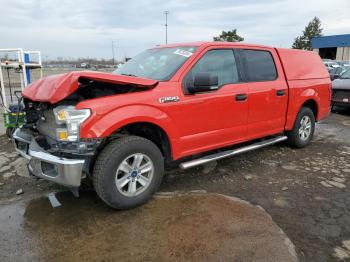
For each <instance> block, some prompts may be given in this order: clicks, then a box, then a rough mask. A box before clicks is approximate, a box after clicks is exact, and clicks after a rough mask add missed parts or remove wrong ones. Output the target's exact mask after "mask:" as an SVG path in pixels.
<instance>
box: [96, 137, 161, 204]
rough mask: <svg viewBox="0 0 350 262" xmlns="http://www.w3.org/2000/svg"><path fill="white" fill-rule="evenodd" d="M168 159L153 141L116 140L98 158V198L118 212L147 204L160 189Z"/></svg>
mask: <svg viewBox="0 0 350 262" xmlns="http://www.w3.org/2000/svg"><path fill="white" fill-rule="evenodd" d="M163 174H164V160H163V155H162V153H161V152H160V150H159V148H158V147H157V146H156V145H155V144H154V143H152V142H151V141H149V140H147V139H145V138H142V137H137V136H127V137H123V138H120V139H118V140H115V141H112V142H111V143H110V144H109V145H107V146H106V147H105V148H104V149H103V151H102V152H101V153H100V155H99V156H98V158H97V160H96V163H95V166H94V171H93V184H94V188H95V190H96V192H97V194H98V196H99V197H100V198H101V199H102V200H103V201H104V202H105V203H106V204H108V205H109V206H111V207H113V208H116V209H129V208H133V207H136V206H138V205H141V204H143V203H145V202H146V201H147V200H149V199H150V198H151V197H152V195H153V194H154V193H155V192H156V191H157V189H158V188H159V186H160V184H161V182H162V178H163Z"/></svg>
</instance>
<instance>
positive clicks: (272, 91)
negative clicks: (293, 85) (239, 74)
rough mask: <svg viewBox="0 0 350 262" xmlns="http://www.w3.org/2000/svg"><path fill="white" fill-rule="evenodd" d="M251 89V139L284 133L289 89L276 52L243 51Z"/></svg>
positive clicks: (242, 56) (247, 79) (249, 96)
mask: <svg viewBox="0 0 350 262" xmlns="http://www.w3.org/2000/svg"><path fill="white" fill-rule="evenodd" d="M239 56H240V58H241V59H242V60H243V63H242V64H243V67H244V69H243V74H244V76H243V78H244V81H245V82H246V83H247V87H248V106H249V109H248V126H247V128H248V130H247V134H248V139H253V138H259V137H263V136H267V135H272V134H277V133H280V132H282V131H283V130H284V125H285V119H286V112H287V104H288V86H287V83H286V80H285V77H284V74H283V69H282V67H281V65H280V63H279V60H278V56H277V54H276V51H275V50H274V49H268V50H265V49H241V50H240V51H239Z"/></svg>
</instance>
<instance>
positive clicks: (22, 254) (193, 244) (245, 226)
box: [0, 192, 297, 262]
mask: <svg viewBox="0 0 350 262" xmlns="http://www.w3.org/2000/svg"><path fill="white" fill-rule="evenodd" d="M57 198H58V200H59V201H60V202H61V203H62V206H60V207H58V208H52V207H51V205H50V202H49V201H48V199H47V198H38V199H34V200H32V201H30V202H29V203H28V204H27V205H24V204H21V203H20V202H16V203H11V204H6V205H0V249H1V250H0V251H1V252H0V260H1V261H96V260H97V261H236V260H237V261H272V260H273V261H286V262H287V261H297V259H296V257H295V256H293V253H294V251H293V250H294V247H293V246H291V245H286V243H288V241H286V239H287V238H286V236H285V235H284V234H283V233H282V232H281V230H280V229H279V228H278V227H277V226H276V225H275V224H274V223H273V221H272V220H271V218H270V216H269V215H267V214H266V213H265V212H264V211H263V210H262V209H260V208H257V207H255V206H252V205H249V204H247V203H246V202H243V201H237V200H232V199H229V198H227V197H224V196H220V195H213V194H192V195H175V196H161V197H156V198H155V199H153V200H152V201H150V202H149V203H147V204H146V205H144V206H142V207H139V208H136V209H133V210H128V211H115V210H112V209H110V208H108V207H106V206H105V205H104V204H103V203H102V202H101V201H100V200H99V199H98V198H97V196H96V195H95V194H94V193H92V192H91V193H84V194H82V196H81V197H80V198H79V199H76V198H74V197H73V196H72V195H71V194H70V193H68V192H67V193H60V194H57ZM1 257H2V258H1Z"/></svg>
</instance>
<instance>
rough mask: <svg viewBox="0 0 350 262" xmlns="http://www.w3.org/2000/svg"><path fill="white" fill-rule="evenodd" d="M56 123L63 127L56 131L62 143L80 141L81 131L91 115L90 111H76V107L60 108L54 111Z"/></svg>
mask: <svg viewBox="0 0 350 262" xmlns="http://www.w3.org/2000/svg"><path fill="white" fill-rule="evenodd" d="M53 112H54V114H55V119H56V123H57V124H58V125H60V126H62V127H60V128H57V129H56V137H57V139H58V140H60V141H78V138H79V129H80V125H81V123H83V122H84V121H85V120H86V119H87V118H88V117H89V116H90V115H91V112H90V109H75V107H74V106H58V107H56V108H55V109H54V110H53Z"/></svg>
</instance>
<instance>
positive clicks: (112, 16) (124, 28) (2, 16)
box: [0, 0, 350, 59]
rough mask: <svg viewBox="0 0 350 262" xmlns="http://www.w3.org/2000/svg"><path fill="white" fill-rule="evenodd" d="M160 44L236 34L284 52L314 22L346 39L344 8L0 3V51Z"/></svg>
mask: <svg viewBox="0 0 350 262" xmlns="http://www.w3.org/2000/svg"><path fill="white" fill-rule="evenodd" d="M165 10H168V11H169V16H168V42H169V43H176V42H189V41H211V40H212V37H213V36H215V35H218V34H220V32H221V31H222V30H231V29H234V28H237V30H238V34H240V35H241V36H243V37H244V38H245V42H248V43H257V44H265V45H271V46H276V47H290V46H291V45H292V42H293V39H294V38H295V37H296V36H298V35H300V34H301V33H302V30H303V29H304V28H305V26H306V25H307V23H308V22H309V21H310V20H311V19H312V18H313V17H314V16H318V17H319V18H320V19H321V22H322V26H323V29H324V31H323V33H324V35H333V34H347V33H349V34H350V1H349V0H304V1H300V0H280V1H275V0H266V1H264V0H261V1H258V0H255V1H254V0H231V1H230V0H215V1H209V0H194V1H190V0H167V1H164V0H142V1H134V0H128V1H126V0H122V1H119V0H113V1H112V0H106V1H104V0H59V1H58V0H56V1H54V0H11V1H8V0H0V48H16V47H21V48H24V49H26V50H40V51H41V52H42V57H43V59H55V58H57V57H64V58H70V57H71V58H78V57H92V58H106V59H109V58H111V57H112V40H113V42H114V47H115V50H114V51H115V56H116V58H117V59H122V58H124V57H125V56H128V57H132V56H134V55H135V54H137V53H139V52H141V51H142V50H144V49H146V48H150V47H152V46H155V45H158V44H164V43H165V26H164V24H165V15H164V11H165Z"/></svg>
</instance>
